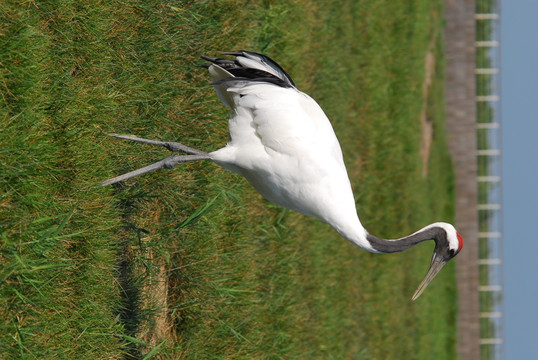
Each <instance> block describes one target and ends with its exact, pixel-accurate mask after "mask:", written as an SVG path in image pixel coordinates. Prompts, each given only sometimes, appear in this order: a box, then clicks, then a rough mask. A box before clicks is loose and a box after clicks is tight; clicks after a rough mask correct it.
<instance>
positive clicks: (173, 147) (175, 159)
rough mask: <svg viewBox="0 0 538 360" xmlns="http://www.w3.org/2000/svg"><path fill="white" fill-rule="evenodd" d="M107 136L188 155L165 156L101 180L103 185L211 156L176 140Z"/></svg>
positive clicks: (118, 135) (206, 158)
mask: <svg viewBox="0 0 538 360" xmlns="http://www.w3.org/2000/svg"><path fill="white" fill-rule="evenodd" d="M108 135H109V136H113V137H116V138H119V139H125V140H131V141H136V142H140V143H144V144H149V145H156V146H162V147H165V148H167V149H168V150H170V151H173V152H180V153H185V154H188V155H172V156H169V157H167V158H166V159H163V160H160V161H157V162H155V163H153V164H151V165H148V166H145V167H143V168H140V169H137V170H134V171H131V172H128V173H126V174H123V175H120V176H116V177H114V178H112V179H108V180H106V181H103V182H102V183H101V184H102V185H103V186H107V185H111V184H114V183H117V182H120V181H123V180H127V179H130V178H133V177H135V176H138V175H142V174H145V173H148V172H150V171H153V170H158V169H172V168H174V166H176V165H177V164H179V163H182V162H187V161H197V160H210V159H211V157H210V155H209V153H207V152H205V151H201V150H197V149H194V148H191V147H188V146H185V145H183V144H181V143H178V142H171V141H168V142H165V141H157V140H149V139H142V138H139V137H136V136H129V135H120V134H108Z"/></svg>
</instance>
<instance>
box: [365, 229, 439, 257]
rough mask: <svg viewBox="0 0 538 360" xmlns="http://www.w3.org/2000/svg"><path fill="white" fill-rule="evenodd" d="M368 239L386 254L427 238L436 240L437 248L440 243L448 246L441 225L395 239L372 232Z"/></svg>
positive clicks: (405, 248)
mask: <svg viewBox="0 0 538 360" xmlns="http://www.w3.org/2000/svg"><path fill="white" fill-rule="evenodd" d="M366 239H367V240H368V242H370V244H371V245H372V247H373V248H374V249H375V250H377V251H379V252H381V253H386V254H388V253H393V252H399V251H404V250H407V249H409V248H410V247H412V246H415V245H416V244H418V243H421V242H423V241H427V240H434V241H435V244H436V248H437V247H439V246H440V245H444V246H445V247H447V246H448V240H447V234H446V231H445V229H443V228H442V227H439V226H432V227H426V228H424V229H423V230H420V231H417V232H416V233H414V234H411V235H409V236H406V237H403V238H400V239H395V240H388V239H382V238H378V237H376V236H374V235H371V234H367V235H366Z"/></svg>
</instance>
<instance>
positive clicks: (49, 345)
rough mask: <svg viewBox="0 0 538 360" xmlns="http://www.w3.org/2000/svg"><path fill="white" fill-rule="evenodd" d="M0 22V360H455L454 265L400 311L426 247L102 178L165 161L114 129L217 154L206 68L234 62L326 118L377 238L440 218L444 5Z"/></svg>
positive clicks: (176, 10) (449, 205)
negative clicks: (232, 56) (253, 66)
mask: <svg viewBox="0 0 538 360" xmlns="http://www.w3.org/2000/svg"><path fill="white" fill-rule="evenodd" d="M0 14H1V15H0V16H1V21H0V49H1V51H0V93H1V95H2V96H1V97H0V102H1V106H0V119H1V124H0V129H1V147H0V149H1V150H0V151H1V156H0V177H1V181H0V184H1V187H0V189H1V195H0V196H1V197H0V226H1V235H0V240H1V242H0V263H1V267H0V281H1V283H0V284H1V285H0V318H1V319H2V321H1V322H0V353H1V354H2V357H3V358H6V359H54V358H67V359H73V358H77V359H81V360H82V359H130V358H160V359H177V358H179V359H224V358H226V359H284V358H285V359H300V358H310V359H347V358H354V359H453V358H455V357H456V352H455V331H456V330H455V329H456V327H455V313H456V294H455V290H456V286H455V278H454V268H453V266H451V265H450V266H448V267H447V269H445V270H444V271H443V272H442V274H441V275H439V277H438V279H436V281H435V282H434V284H432V285H431V286H430V288H429V289H428V290H427V291H426V293H425V294H424V295H422V297H421V298H420V299H419V301H418V302H416V303H411V301H410V296H411V295H412V293H413V291H414V288H415V287H416V286H417V285H418V283H419V281H420V280H421V278H422V275H423V274H424V273H425V271H426V269H427V266H428V265H429V257H430V252H431V246H427V245H422V246H419V247H417V248H414V249H412V250H409V251H407V252H406V253H404V254H395V255H387V256H379V255H373V254H369V253H366V252H364V251H361V250H359V249H357V248H355V247H354V246H352V245H351V244H350V243H348V242H346V241H344V240H343V239H341V238H340V237H339V236H338V235H337V234H336V233H335V232H334V231H332V230H331V229H330V228H328V227H327V226H326V225H324V224H321V223H320V222H319V221H316V220H314V219H309V218H305V217H303V216H301V215H299V214H296V213H293V212H291V211H285V210H282V209H281V208H279V207H277V206H274V205H272V204H270V203H268V202H267V201H265V200H263V199H262V198H261V197H260V196H259V195H258V194H256V193H255V191H254V190H253V189H251V188H250V187H249V186H248V184H247V183H246V181H244V180H243V179H241V178H239V177H237V176H236V175H234V174H231V173H228V172H226V171H225V170H223V169H220V168H218V167H217V166H215V165H214V164H211V163H207V162H203V163H189V164H185V165H184V166H180V167H178V168H176V169H174V170H173V171H160V172H156V173H152V174H148V175H145V176H143V177H140V178H137V179H132V180H129V181H127V182H126V183H122V184H118V185H117V186H113V187H107V188H102V187H100V186H99V185H98V183H99V181H101V180H104V179H107V178H110V177H112V176H115V175H118V174H120V173H123V172H125V171H128V170H131V169H134V168H137V167H140V166H143V165H146V164H148V163H150V162H152V161H155V160H157V159H160V158H162V157H164V156H165V153H166V151H164V150H162V149H154V148H152V147H146V146H142V145H137V144H131V143H126V142H122V141H118V140H115V139H110V138H108V137H106V136H105V133H107V132H116V133H126V134H135V135H138V136H141V137H146V138H155V139H163V140H178V141H181V142H183V143H185V144H187V145H190V146H193V147H197V148H201V149H205V150H208V151H209V150H214V149H217V148H218V147H220V146H222V145H224V143H225V141H226V136H227V135H226V133H227V128H226V125H227V124H226V118H227V114H226V109H225V107H224V106H222V105H221V104H220V103H219V101H218V99H217V97H216V96H215V95H214V93H213V90H212V88H211V87H210V86H209V85H208V76H207V74H206V72H205V70H203V69H201V68H198V67H197V65H198V64H200V63H201V62H200V61H199V58H198V57H199V55H201V54H208V55H214V54H216V53H218V51H220V50H230V49H238V48H245V49H252V50H254V51H264V52H266V53H267V54H269V55H270V56H272V57H273V58H275V59H277V60H278V61H279V62H280V63H281V64H282V65H283V66H284V67H285V68H286V69H287V70H288V71H289V73H290V74H291V75H292V76H293V77H294V79H295V81H296V83H297V84H298V85H299V87H300V88H301V89H302V90H304V91H306V92H308V93H309V94H311V95H312V96H313V97H314V98H315V99H317V100H318V101H319V103H320V104H321V105H322V107H323V108H324V109H325V110H326V112H327V114H328V116H329V118H331V120H332V121H333V125H334V128H335V131H336V132H337V134H338V136H339V138H340V140H341V144H342V148H343V151H344V155H345V160H346V164H347V166H348V169H349V174H350V177H351V178H352V183H353V186H354V190H355V194H356V197H357V205H358V210H359V214H360V216H361V219H362V220H363V224H364V225H365V226H366V227H367V228H368V229H370V230H371V231H372V232H373V233H375V234H377V235H380V236H386V237H396V236H400V235H403V234H405V233H409V232H411V231H414V230H416V229H417V228H419V227H421V226H423V225H425V224H427V223H429V222H432V221H441V220H444V221H450V220H452V218H453V198H452V196H453V191H452V183H453V179H452V170H451V163H450V159H449V157H448V152H447V149H446V142H445V141H446V140H445V134H444V124H443V111H444V104H443V55H442V43H441V33H442V31H441V26H442V8H441V1H440V0H439V1H433V2H432V1H429V0H415V1H407V0H405V1H404V0H399V1H382V0H375V1H349V2H346V1H333V2H330V3H329V2H322V1H319V2H307V1H304V2H287V1H266V2H240V1H219V2H212V1H196V2H153V1H145V2H136V1H129V2H116V1H111V2H83V3H80V2H76V1H48V2H39V1H38V2H35V3H34V2H32V3H19V2H16V1H7V2H5V3H3V4H2V5H0ZM432 38H433V40H434V42H433V43H434V44H435V46H434V49H432V50H433V51H434V52H435V54H436V57H437V62H436V64H437V68H436V73H435V74H436V75H435V79H434V83H433V85H432V87H431V90H430V92H429V97H428V99H423V98H422V83H423V81H424V57H425V55H426V53H427V52H428V50H429V44H430V43H431V41H432ZM425 102H426V103H427V109H428V118H429V119H430V120H432V121H433V124H434V130H435V131H434V141H433V145H432V151H431V156H430V164H429V175H428V177H426V178H424V177H422V175H421V172H422V160H421V158H420V156H419V144H420V140H421V134H420V120H419V114H420V111H421V109H422V107H423V105H424V103H425Z"/></svg>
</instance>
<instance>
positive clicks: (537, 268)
mask: <svg viewBox="0 0 538 360" xmlns="http://www.w3.org/2000/svg"><path fill="white" fill-rule="evenodd" d="M537 18H538V0H502V2H501V48H500V49H501V83H502V88H501V99H502V146H503V148H502V156H503V163H502V167H503V170H502V174H503V226H504V286H505V287H504V296H505V304H504V307H505V354H506V359H507V360H512V359H538V344H537V343H538V306H537V305H538V279H537V277H538V239H537V238H536V235H535V234H534V227H535V226H536V225H537V224H538V211H537V206H538V22H537Z"/></svg>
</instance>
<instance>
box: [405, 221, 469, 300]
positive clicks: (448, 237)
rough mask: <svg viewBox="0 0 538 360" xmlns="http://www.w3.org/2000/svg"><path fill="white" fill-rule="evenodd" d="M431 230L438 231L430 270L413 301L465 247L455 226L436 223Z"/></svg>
mask: <svg viewBox="0 0 538 360" xmlns="http://www.w3.org/2000/svg"><path fill="white" fill-rule="evenodd" d="M429 228H430V229H429V230H434V229H435V230H436V231H435V232H434V233H435V236H434V240H435V249H434V251H433V256H432V262H431V264H430V269H429V270H428V272H427V273H426V276H424V279H423V280H422V282H421V283H420V285H419V286H418V288H417V290H416V291H415V293H414V294H413V297H412V299H413V301H414V300H416V299H418V297H419V296H420V295H421V294H422V292H423V291H424V290H425V289H426V287H427V286H428V285H429V284H430V283H431V281H432V280H433V278H435V276H436V275H437V274H438V273H439V271H441V269H442V268H443V266H445V265H446V263H447V262H448V261H449V260H450V259H452V258H453V257H454V256H456V255H458V253H459V252H460V251H461V248H462V247H463V238H462V237H461V235H460V234H459V233H458V232H457V231H456V229H455V228H454V226H452V225H450V224H447V223H435V224H432V225H431V227H429Z"/></svg>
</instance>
